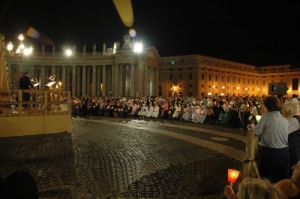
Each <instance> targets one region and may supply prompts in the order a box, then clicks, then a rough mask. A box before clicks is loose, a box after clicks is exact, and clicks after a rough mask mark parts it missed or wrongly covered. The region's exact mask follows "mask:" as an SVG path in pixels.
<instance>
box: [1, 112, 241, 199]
mask: <svg viewBox="0 0 300 199" xmlns="http://www.w3.org/2000/svg"><path fill="white" fill-rule="evenodd" d="M246 133H247V132H246V131H241V130H239V129H233V128H231V127H224V126H221V127H220V126H214V125H213V124H193V123H188V122H180V121H178V120H177V121H174V120H162V119H133V118H128V119H122V118H97V117H90V118H85V119H84V118H75V119H73V120H72V130H71V132H70V133H56V134H48V135H35V136H22V137H9V138H0V174H1V175H4V174H8V173H11V172H13V171H15V170H18V169H22V170H26V171H28V172H29V173H30V174H31V175H32V176H33V177H34V178H35V180H36V181H37V183H38V187H39V191H40V192H39V195H40V198H75V199H77V198H78V199H79V198H80V199H81V198H82V199H102V198H104V199H117V198H122V199H123V198H157V199H164V198H166V199H173V198H174V199H184V198H186V199H194V198H221V196H220V194H221V193H222V192H223V188H224V186H225V185H226V184H228V182H227V169H228V168H235V169H239V170H240V169H241V168H242V159H243V157H244V154H245V148H246V144H245V140H246Z"/></svg>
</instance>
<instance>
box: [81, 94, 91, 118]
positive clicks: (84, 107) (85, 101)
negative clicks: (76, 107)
mask: <svg viewBox="0 0 300 199" xmlns="http://www.w3.org/2000/svg"><path fill="white" fill-rule="evenodd" d="M89 102H90V99H89V97H88V96H87V95H84V97H83V99H82V100H81V104H82V106H81V110H82V112H81V116H82V117H85V116H87V114H88V108H89Z"/></svg>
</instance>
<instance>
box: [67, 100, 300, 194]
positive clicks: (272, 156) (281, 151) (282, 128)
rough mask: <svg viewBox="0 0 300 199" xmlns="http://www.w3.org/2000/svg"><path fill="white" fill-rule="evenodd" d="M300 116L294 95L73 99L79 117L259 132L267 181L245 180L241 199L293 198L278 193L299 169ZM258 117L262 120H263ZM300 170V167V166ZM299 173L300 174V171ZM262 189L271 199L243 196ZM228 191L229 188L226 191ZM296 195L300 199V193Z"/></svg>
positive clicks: (260, 157) (261, 169)
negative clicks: (159, 120)
mask: <svg viewBox="0 0 300 199" xmlns="http://www.w3.org/2000/svg"><path fill="white" fill-rule="evenodd" d="M299 112H300V109H299V99H298V96H297V95H293V96H292V97H291V98H285V97H283V96H261V97H258V96H216V97H212V96H205V97H204V96H202V97H179V96H178V97H149V96H148V97H88V96H84V97H83V98H75V97H74V98H73V99H72V116H73V117H76V116H81V117H85V116H87V115H95V116H99V117H123V118H126V117H139V118H162V119H178V120H180V121H182V122H183V121H186V122H193V123H200V124H201V123H213V124H215V125H226V126H229V127H232V128H240V129H241V130H247V129H248V130H249V129H250V130H253V132H254V134H255V135H256V136H258V138H259V143H258V146H259V150H258V157H257V163H258V171H259V174H260V176H259V177H261V179H255V180H253V179H251V180H250V179H244V180H245V181H242V183H241V185H240V186H241V188H239V191H238V192H240V195H241V197H238V198H276V197H277V198H290V197H283V196H279V194H278V192H277V191H276V190H278V189H276V187H274V185H275V184H276V183H279V182H281V181H282V180H285V179H289V178H290V177H292V176H293V173H295V170H294V169H292V168H295V165H297V162H298V161H300V116H299ZM258 115H259V116H261V117H257V116H258ZM259 118H260V119H259ZM298 167H299V168H300V164H299V166H298ZM299 168H298V170H300V169H299ZM298 173H299V172H297V175H298V176H297V177H294V179H298V178H299V179H300V173H299V174H298ZM262 179H264V180H262ZM291 179H293V178H291ZM266 181H267V182H268V183H267V184H266V183H265V182H266ZM298 181H299V182H298ZM298 181H297V182H294V181H292V182H293V183H294V184H295V186H296V187H298V188H299V190H300V180H298ZM257 184H259V187H260V188H261V189H262V190H268V193H267V192H265V193H264V192H263V191H262V192H261V194H268V196H267V195H265V196H259V197H258V196H257V194H254V193H252V194H251V195H252V196H247V197H246V196H245V197H244V196H242V194H246V195H247V194H249V193H250V192H249V191H254V190H257V189H258V188H259V187H256V188H253V186H254V187H255V186H257ZM269 184H270V186H272V187H271V188H268V187H269ZM249 186H252V188H249ZM247 187H248V188H247ZM227 189H228V188H225V191H226V190H227ZM245 189H248V191H245ZM225 191H224V192H225ZM227 192H228V190H227ZM283 192H284V191H283ZM280 193H282V190H281V192H280ZM273 194H277V196H276V197H273ZM237 195H239V194H237ZM283 195H284V194H283ZM295 195H296V196H297V197H298V198H300V192H297V193H296V194H295ZM256 196H257V197H256ZM297 197H296V198H297Z"/></svg>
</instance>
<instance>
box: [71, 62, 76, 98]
mask: <svg viewBox="0 0 300 199" xmlns="http://www.w3.org/2000/svg"><path fill="white" fill-rule="evenodd" d="M71 94H72V96H73V97H74V96H76V95H77V92H76V66H72V93H71Z"/></svg>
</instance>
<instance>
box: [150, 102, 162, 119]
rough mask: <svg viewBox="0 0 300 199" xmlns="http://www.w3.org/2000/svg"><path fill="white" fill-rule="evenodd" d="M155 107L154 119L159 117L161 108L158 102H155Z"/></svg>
mask: <svg viewBox="0 0 300 199" xmlns="http://www.w3.org/2000/svg"><path fill="white" fill-rule="evenodd" d="M153 104H154V106H153V111H152V117H154V118H157V117H158V115H159V109H160V108H159V106H158V104H157V103H156V102H153Z"/></svg>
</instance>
